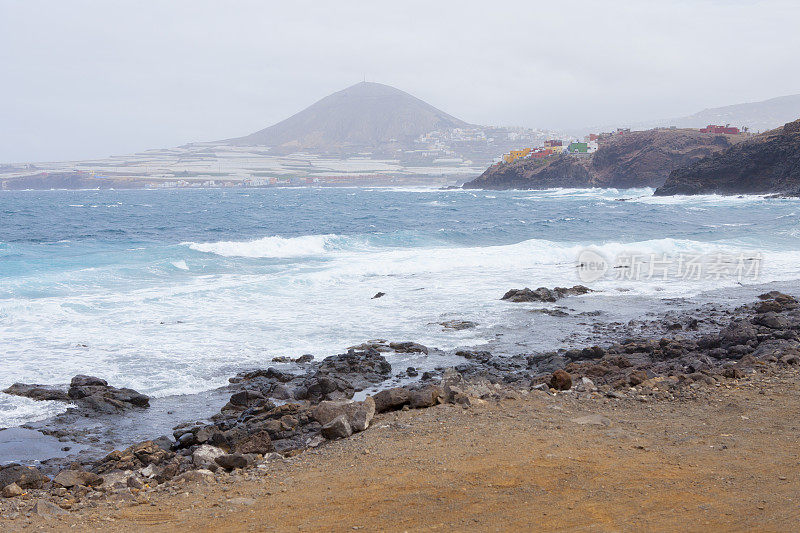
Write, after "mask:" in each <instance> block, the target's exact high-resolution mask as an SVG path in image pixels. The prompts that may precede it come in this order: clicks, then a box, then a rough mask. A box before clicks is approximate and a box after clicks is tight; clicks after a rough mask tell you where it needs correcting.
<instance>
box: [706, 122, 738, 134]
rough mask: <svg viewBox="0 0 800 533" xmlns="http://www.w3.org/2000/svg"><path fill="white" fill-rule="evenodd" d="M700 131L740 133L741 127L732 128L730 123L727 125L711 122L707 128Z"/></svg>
mask: <svg viewBox="0 0 800 533" xmlns="http://www.w3.org/2000/svg"><path fill="white" fill-rule="evenodd" d="M700 133H723V134H725V135H736V134H738V133H739V128H732V127H731V125H730V124H726V125H725V126H715V125H713V124H709V125H708V126H706V127H705V128H701V129H700Z"/></svg>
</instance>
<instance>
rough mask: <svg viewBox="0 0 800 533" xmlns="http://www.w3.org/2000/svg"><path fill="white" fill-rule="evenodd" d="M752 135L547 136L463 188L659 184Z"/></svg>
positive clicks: (688, 131)
mask: <svg viewBox="0 0 800 533" xmlns="http://www.w3.org/2000/svg"><path fill="white" fill-rule="evenodd" d="M749 138H751V135H750V134H749V132H748V131H747V129H746V128H743V129H742V130H740V129H739V128H735V127H731V126H729V125H726V126H717V125H713V124H711V125H708V126H706V127H704V128H677V127H665V128H654V129H649V130H637V131H632V130H629V129H617V130H616V131H614V132H611V133H605V132H604V133H597V134H594V133H593V134H590V135H587V136H586V137H585V138H584V139H583V140H581V141H568V142H565V141H564V140H561V139H548V140H546V141H545V142H544V144H543V146H541V147H537V148H527V147H526V148H524V149H521V150H513V151H509V152H508V153H506V154H505V155H504V156H503V157H502V159H501V160H500V161H497V162H496V163H494V164H493V165H491V166H490V167H489V168H488V169H487V170H486V171H485V172H484V173H483V174H481V175H480V176H478V177H477V178H475V179H474V180H472V181H470V182H467V183H465V184H464V185H463V187H464V188H467V189H550V188H554V187H557V188H576V187H577V188H584V187H614V188H632V187H634V188H635V187H653V188H658V187H661V186H662V185H663V184H664V182H665V181H666V179H667V177H668V176H669V175H670V172H672V171H673V170H676V169H678V168H683V167H686V166H688V165H690V164H692V163H694V162H696V161H698V160H700V159H702V158H705V157H709V156H712V155H715V154H718V153H720V152H723V151H725V150H727V149H729V148H731V147H732V146H734V145H737V144H739V143H741V142H742V141H745V140H746V139H749Z"/></svg>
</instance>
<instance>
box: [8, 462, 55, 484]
mask: <svg viewBox="0 0 800 533" xmlns="http://www.w3.org/2000/svg"><path fill="white" fill-rule="evenodd" d="M47 481H48V479H47V476H45V475H44V474H42V473H41V472H39V470H38V469H37V468H34V467H32V466H22V465H18V464H10V465H6V466H3V467H0V487H5V486H7V485H11V484H12V483H16V484H17V485H18V486H19V487H20V488H22V489H40V488H42V485H43V484H45V483H47Z"/></svg>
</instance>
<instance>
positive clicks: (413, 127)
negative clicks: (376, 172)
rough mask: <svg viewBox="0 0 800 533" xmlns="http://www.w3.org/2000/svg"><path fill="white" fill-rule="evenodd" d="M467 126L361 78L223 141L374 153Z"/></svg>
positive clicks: (276, 149) (276, 147)
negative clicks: (279, 119) (261, 126)
mask: <svg viewBox="0 0 800 533" xmlns="http://www.w3.org/2000/svg"><path fill="white" fill-rule="evenodd" d="M467 126H469V124H467V123H466V122H464V121H463V120H459V119H457V118H455V117H453V116H451V115H448V114H447V113H445V112H444V111H440V110H439V109H436V108H435V107H433V106H432V105H430V104H427V103H425V102H423V101H422V100H420V99H419V98H415V97H414V96H411V95H410V94H408V93H406V92H403V91H401V90H399V89H395V88H394V87H390V86H388V85H383V84H381V83H372V82H361V83H357V84H355V85H353V86H351V87H348V88H347V89H344V90H342V91H339V92H336V93H333V94H331V95H329V96H326V97H325V98H323V99H322V100H320V101H318V102H317V103H315V104H313V105H311V106H310V107H307V108H306V109H304V110H303V111H300V112H299V113H297V114H295V115H292V116H291V117H289V118H287V119H286V120H284V121H282V122H279V123H277V124H275V125H274V126H270V127H268V128H265V129H263V130H261V131H257V132H255V133H252V134H250V135H247V136H245V137H239V138H237V139H230V140H228V141H225V142H226V143H228V144H234V145H260V146H269V147H271V148H273V151H274V152H278V153H280V152H283V153H286V152H298V151H309V152H317V153H348V152H349V153H353V152H358V151H371V152H375V151H384V150H388V149H391V148H392V147H395V148H397V147H400V146H405V145H408V144H410V143H411V142H412V141H413V140H414V139H415V138H417V137H419V136H420V135H421V134H424V133H428V132H431V131H434V130H445V129H452V128H461V127H467Z"/></svg>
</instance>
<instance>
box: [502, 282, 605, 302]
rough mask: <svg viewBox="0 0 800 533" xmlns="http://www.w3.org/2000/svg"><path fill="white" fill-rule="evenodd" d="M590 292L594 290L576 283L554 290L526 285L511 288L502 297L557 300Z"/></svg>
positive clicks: (513, 300) (535, 300) (524, 299)
mask: <svg viewBox="0 0 800 533" xmlns="http://www.w3.org/2000/svg"><path fill="white" fill-rule="evenodd" d="M589 292H592V290H591V289H589V288H588V287H584V286H583V285H575V286H573V287H569V288H567V287H556V288H554V289H552V290H551V289H548V288H546V287H539V288H538V289H536V290H533V291H532V290H530V289H529V288H527V287H525V288H524V289H511V290H510V291H508V292H507V293H505V294H504V295H503V297H502V298H500V299H501V300H508V301H510V302H555V301H556V300H560V299H561V298H564V297H565V296H578V295H581V294H586V293H589Z"/></svg>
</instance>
